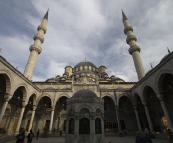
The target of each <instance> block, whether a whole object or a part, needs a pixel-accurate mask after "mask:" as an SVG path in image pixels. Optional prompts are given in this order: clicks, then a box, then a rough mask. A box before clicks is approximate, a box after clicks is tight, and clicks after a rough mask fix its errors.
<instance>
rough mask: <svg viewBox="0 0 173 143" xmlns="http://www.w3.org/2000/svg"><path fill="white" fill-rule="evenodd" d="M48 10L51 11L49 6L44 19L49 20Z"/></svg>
mask: <svg viewBox="0 0 173 143" xmlns="http://www.w3.org/2000/svg"><path fill="white" fill-rule="evenodd" d="M48 12H49V8H48V10H47V12H46V14H45V15H44V17H43V19H47V20H48Z"/></svg>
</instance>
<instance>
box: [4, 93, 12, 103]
mask: <svg viewBox="0 0 173 143" xmlns="http://www.w3.org/2000/svg"><path fill="white" fill-rule="evenodd" d="M4 98H5V101H6V102H8V101H9V100H10V99H11V98H12V95H10V94H9V93H5V95H4Z"/></svg>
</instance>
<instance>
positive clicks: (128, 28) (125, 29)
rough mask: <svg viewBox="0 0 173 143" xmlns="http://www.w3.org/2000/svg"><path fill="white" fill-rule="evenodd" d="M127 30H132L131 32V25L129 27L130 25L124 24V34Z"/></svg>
mask: <svg viewBox="0 0 173 143" xmlns="http://www.w3.org/2000/svg"><path fill="white" fill-rule="evenodd" d="M127 31H132V32H133V27H131V26H126V27H125V28H124V34H126V33H127Z"/></svg>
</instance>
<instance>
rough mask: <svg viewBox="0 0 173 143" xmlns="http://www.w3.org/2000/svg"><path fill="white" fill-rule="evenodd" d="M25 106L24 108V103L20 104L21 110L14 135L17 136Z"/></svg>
mask: <svg viewBox="0 0 173 143" xmlns="http://www.w3.org/2000/svg"><path fill="white" fill-rule="evenodd" d="M25 106H26V102H22V110H21V112H20V116H19V119H18V123H17V127H16V131H15V134H18V133H19V129H20V125H21V121H22V117H23V113H24V111H25Z"/></svg>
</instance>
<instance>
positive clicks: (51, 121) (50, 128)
mask: <svg viewBox="0 0 173 143" xmlns="http://www.w3.org/2000/svg"><path fill="white" fill-rule="evenodd" d="M53 116H54V108H52V111H51V118H50V126H49V132H51V131H52V124H53Z"/></svg>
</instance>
